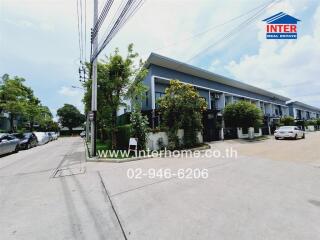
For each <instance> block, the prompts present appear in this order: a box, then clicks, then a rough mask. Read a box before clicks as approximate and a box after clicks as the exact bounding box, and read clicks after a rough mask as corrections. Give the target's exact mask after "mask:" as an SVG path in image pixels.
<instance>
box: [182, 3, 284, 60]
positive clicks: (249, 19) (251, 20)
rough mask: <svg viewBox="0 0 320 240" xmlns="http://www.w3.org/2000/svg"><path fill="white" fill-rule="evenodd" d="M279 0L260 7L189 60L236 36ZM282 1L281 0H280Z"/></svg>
mask: <svg viewBox="0 0 320 240" xmlns="http://www.w3.org/2000/svg"><path fill="white" fill-rule="evenodd" d="M277 1H279V0H273V1H271V2H270V3H269V4H268V5H267V6H264V7H263V8H262V9H260V10H259V11H258V12H257V13H255V14H254V15H253V16H251V17H249V18H248V19H246V20H245V21H244V22H242V23H240V24H239V25H238V26H236V27H235V28H233V29H232V30H231V31H230V32H228V33H227V34H225V35H224V36H223V37H221V38H219V39H218V40H217V41H215V42H214V43H213V44H211V45H209V46H208V47H206V48H205V49H203V50H201V51H200V52H198V53H197V54H195V55H194V56H192V57H191V58H190V59H189V60H188V61H187V62H190V61H192V60H193V59H195V58H197V57H198V56H200V55H202V54H203V53H205V52H207V51H208V50H209V49H211V48H212V47H214V46H216V45H218V44H219V43H221V42H222V41H226V40H227V39H230V38H231V37H232V36H234V35H235V34H237V33H239V32H240V31H241V30H243V29H244V28H245V27H247V26H249V25H250V23H252V22H254V21H255V20H256V19H257V18H258V17H259V16H261V15H262V14H263V13H264V11H265V9H267V8H268V7H270V6H272V5H273V4H275V3H276V2H277ZM280 1H281V0H280Z"/></svg>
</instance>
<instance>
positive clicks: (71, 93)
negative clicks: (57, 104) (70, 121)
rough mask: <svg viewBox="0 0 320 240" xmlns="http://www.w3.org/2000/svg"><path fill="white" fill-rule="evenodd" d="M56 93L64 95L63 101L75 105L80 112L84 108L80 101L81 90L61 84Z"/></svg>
mask: <svg viewBox="0 0 320 240" xmlns="http://www.w3.org/2000/svg"><path fill="white" fill-rule="evenodd" d="M58 93H59V94H60V95H61V96H63V97H64V103H69V104H72V105H74V106H76V107H77V108H78V109H79V110H80V111H81V112H83V110H84V106H83V103H82V98H83V90H81V89H77V88H72V87H66V86H63V87H61V88H60V90H59V91H58Z"/></svg>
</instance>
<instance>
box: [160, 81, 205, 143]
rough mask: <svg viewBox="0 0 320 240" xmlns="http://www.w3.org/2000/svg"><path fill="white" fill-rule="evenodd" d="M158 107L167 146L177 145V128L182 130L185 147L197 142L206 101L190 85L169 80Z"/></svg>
mask: <svg viewBox="0 0 320 240" xmlns="http://www.w3.org/2000/svg"><path fill="white" fill-rule="evenodd" d="M158 103H159V109H160V112H161V114H162V117H163V121H164V124H165V126H166V127H167V132H168V138H169V148H172V149H175V148H178V147H179V145H180V144H179V138H178V136H177V133H178V129H179V128H182V129H183V130H184V137H183V142H184V145H185V147H192V146H195V145H196V144H197V143H198V138H197V132H198V131H201V130H202V127H203V126H202V113H203V112H204V111H205V109H206V108H207V103H206V101H205V100H204V99H203V98H201V97H200V95H199V93H198V92H197V91H196V89H195V88H194V87H192V86H191V85H187V84H184V83H182V82H180V81H178V80H171V81H170V86H169V87H168V88H166V91H165V95H164V96H163V97H161V98H160V99H159V100H158Z"/></svg>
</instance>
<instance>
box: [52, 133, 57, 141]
mask: <svg viewBox="0 0 320 240" xmlns="http://www.w3.org/2000/svg"><path fill="white" fill-rule="evenodd" d="M50 133H51V136H52V138H53V140H57V139H58V133H56V132H50Z"/></svg>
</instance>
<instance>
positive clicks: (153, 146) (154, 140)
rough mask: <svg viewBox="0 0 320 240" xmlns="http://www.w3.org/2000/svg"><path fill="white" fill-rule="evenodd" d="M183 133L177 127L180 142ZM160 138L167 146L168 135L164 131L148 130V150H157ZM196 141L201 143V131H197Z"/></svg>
mask: <svg viewBox="0 0 320 240" xmlns="http://www.w3.org/2000/svg"><path fill="white" fill-rule="evenodd" d="M183 135H184V131H183V129H179V130H178V137H179V139H180V141H181V142H182V140H183ZM160 138H162V140H163V144H164V146H167V145H168V135H167V133H166V132H156V133H152V132H150V133H149V134H148V140H147V148H148V149H150V150H159V146H158V140H159V139H160ZM198 141H199V143H203V136H202V134H201V132H198Z"/></svg>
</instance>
